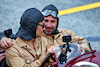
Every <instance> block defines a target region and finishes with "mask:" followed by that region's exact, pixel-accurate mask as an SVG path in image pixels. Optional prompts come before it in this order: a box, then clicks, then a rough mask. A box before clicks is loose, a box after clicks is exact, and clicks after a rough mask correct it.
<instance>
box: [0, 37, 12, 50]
mask: <svg viewBox="0 0 100 67" xmlns="http://www.w3.org/2000/svg"><path fill="white" fill-rule="evenodd" d="M12 45H13V43H12V42H11V41H10V40H9V39H8V38H6V37H3V38H2V39H1V41H0V46H1V47H2V48H3V49H6V48H9V47H11V46H12Z"/></svg>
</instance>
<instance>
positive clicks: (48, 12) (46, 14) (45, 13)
mask: <svg viewBox="0 0 100 67" xmlns="http://www.w3.org/2000/svg"><path fill="white" fill-rule="evenodd" d="M42 14H43V16H49V15H51V16H53V17H55V18H57V17H58V14H57V12H56V11H52V10H45V11H43V12H42Z"/></svg>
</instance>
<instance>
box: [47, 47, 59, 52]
mask: <svg viewBox="0 0 100 67" xmlns="http://www.w3.org/2000/svg"><path fill="white" fill-rule="evenodd" d="M56 47H57V46H51V47H50V48H49V49H48V50H47V52H48V53H53V48H56Z"/></svg>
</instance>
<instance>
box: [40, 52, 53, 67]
mask: <svg viewBox="0 0 100 67" xmlns="http://www.w3.org/2000/svg"><path fill="white" fill-rule="evenodd" d="M52 56H53V54H52V53H49V54H48V55H47V56H46V57H45V58H44V60H43V62H42V64H41V66H40V67H45V66H44V65H45V64H46V62H48V61H49V58H50V57H51V59H52V60H54V58H53V57H52Z"/></svg>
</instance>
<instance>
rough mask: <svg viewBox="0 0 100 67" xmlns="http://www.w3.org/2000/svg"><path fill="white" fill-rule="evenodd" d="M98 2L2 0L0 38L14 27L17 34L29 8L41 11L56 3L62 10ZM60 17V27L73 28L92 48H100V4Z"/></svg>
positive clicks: (86, 0)
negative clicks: (20, 22)
mask: <svg viewBox="0 0 100 67" xmlns="http://www.w3.org/2000/svg"><path fill="white" fill-rule="evenodd" d="M98 2H100V0H0V38H1V37H3V35H2V34H1V33H3V31H4V30H7V29H12V30H13V33H14V34H16V32H17V31H18V28H19V25H20V24H19V21H20V17H21V15H22V13H23V12H24V11H25V10H26V9H28V8H32V7H35V8H37V9H39V10H40V11H41V10H42V8H44V7H45V6H46V5H48V4H54V5H55V6H56V7H57V8H58V10H59V11H61V10H65V9H71V8H74V7H79V6H84V5H88V4H93V3H98ZM81 9H82V8H81ZM73 11H74V10H73ZM59 18H60V21H59V27H58V28H64V29H69V30H72V31H73V32H75V33H76V34H77V35H78V36H82V37H84V38H86V39H87V40H88V41H89V42H90V43H91V46H92V49H95V50H97V51H98V50H100V6H99V7H97V8H93V9H89V10H83V11H79V12H74V13H70V14H65V15H61V16H59Z"/></svg>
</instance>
